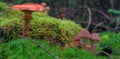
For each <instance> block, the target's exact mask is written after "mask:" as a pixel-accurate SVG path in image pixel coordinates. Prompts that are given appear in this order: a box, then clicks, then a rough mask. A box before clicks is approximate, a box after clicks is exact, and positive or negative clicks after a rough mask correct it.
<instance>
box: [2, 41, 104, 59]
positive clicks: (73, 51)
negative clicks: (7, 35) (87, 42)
mask: <svg viewBox="0 0 120 59" xmlns="http://www.w3.org/2000/svg"><path fill="white" fill-rule="evenodd" d="M37 42H39V44H40V45H41V46H44V47H45V48H46V49H47V50H49V51H50V52H51V53H53V54H54V55H55V56H57V57H58V58H59V59H72V58H73V59H74V58H76V59H79V58H80V59H96V57H95V56H93V54H92V53H90V52H88V51H87V50H80V49H78V48H70V47H69V48H66V49H64V50H61V49H60V47H58V46H55V45H52V46H51V45H49V44H48V43H47V42H46V41H37ZM85 56H86V57H85ZM0 58H1V59H54V57H52V56H51V55H50V54H48V53H47V52H46V51H45V50H43V49H42V48H38V46H36V45H35V44H34V43H33V42H31V41H30V40H29V39H18V40H12V41H10V42H8V43H4V44H1V45H0ZM100 58H101V57H100ZM104 58H105V57H104ZM105 59H106V58H105Z"/></svg>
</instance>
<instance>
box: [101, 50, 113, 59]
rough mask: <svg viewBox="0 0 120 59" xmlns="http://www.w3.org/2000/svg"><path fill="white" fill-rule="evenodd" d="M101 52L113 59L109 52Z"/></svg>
mask: <svg viewBox="0 0 120 59" xmlns="http://www.w3.org/2000/svg"><path fill="white" fill-rule="evenodd" d="M101 52H103V53H105V54H106V55H107V56H108V57H110V59H113V57H112V56H111V55H110V54H108V53H107V52H105V51H101Z"/></svg>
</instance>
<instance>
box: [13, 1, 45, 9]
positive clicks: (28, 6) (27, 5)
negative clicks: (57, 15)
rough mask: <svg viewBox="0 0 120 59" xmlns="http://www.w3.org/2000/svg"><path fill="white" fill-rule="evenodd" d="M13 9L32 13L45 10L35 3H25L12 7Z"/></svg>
mask: <svg viewBox="0 0 120 59" xmlns="http://www.w3.org/2000/svg"><path fill="white" fill-rule="evenodd" d="M12 9H14V10H30V11H43V10H44V8H43V7H42V6H41V5H39V4H34V3H25V4H20V5H14V6H12Z"/></svg>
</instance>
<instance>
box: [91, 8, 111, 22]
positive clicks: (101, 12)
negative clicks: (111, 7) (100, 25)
mask: <svg viewBox="0 0 120 59" xmlns="http://www.w3.org/2000/svg"><path fill="white" fill-rule="evenodd" d="M91 10H94V11H97V12H99V13H100V14H102V15H103V16H105V17H106V18H107V19H108V20H111V17H110V16H108V15H107V14H105V13H104V12H103V11H101V10H97V9H94V8H91Z"/></svg>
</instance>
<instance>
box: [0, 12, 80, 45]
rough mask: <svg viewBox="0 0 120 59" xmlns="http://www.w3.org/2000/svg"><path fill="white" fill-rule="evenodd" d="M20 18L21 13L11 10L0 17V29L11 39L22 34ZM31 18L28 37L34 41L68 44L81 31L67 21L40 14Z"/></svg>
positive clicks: (37, 13)
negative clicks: (45, 40)
mask: <svg viewBox="0 0 120 59" xmlns="http://www.w3.org/2000/svg"><path fill="white" fill-rule="evenodd" d="M22 16H23V13H22V12H20V11H15V10H11V11H9V12H8V13H7V14H6V16H2V17H0V18H1V20H0V21H1V22H0V27H1V28H5V30H9V31H8V32H7V34H9V36H11V38H17V37H19V36H20V35H21V32H22V27H23V20H22ZM32 16H33V19H32V20H31V25H30V37H31V38H34V39H47V40H48V41H50V42H52V43H58V44H59V43H62V44H63V43H69V42H71V41H72V40H73V38H74V36H75V35H76V34H77V33H79V32H80V31H81V30H82V28H81V27H80V26H79V25H77V24H76V23H74V22H72V21H69V20H65V19H64V20H61V19H56V18H53V17H49V16H47V15H45V14H43V13H40V12H34V13H33V14H32ZM7 38H9V37H7Z"/></svg>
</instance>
